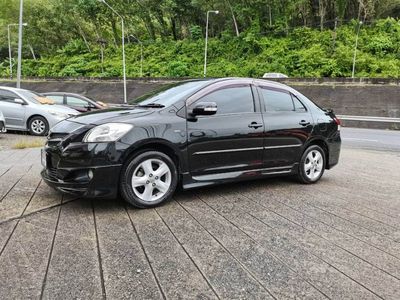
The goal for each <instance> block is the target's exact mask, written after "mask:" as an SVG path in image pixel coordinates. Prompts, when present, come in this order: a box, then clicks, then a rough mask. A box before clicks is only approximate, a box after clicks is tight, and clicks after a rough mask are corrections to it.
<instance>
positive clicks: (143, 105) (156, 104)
mask: <svg viewBox="0 0 400 300" xmlns="http://www.w3.org/2000/svg"><path fill="white" fill-rule="evenodd" d="M136 106H137V107H151V108H163V107H165V105H162V104H159V103H149V104H142V105H140V104H138V105H136Z"/></svg>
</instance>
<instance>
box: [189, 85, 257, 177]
mask: <svg viewBox="0 0 400 300" xmlns="http://www.w3.org/2000/svg"><path fill="white" fill-rule="evenodd" d="M198 102H215V103H216V104H217V113H216V114H215V115H212V116H198V117H197V118H196V119H195V120H190V119H188V122H187V127H188V158H189V164H190V170H191V175H192V176H193V177H196V176H201V175H210V174H214V175H216V174H218V173H225V174H224V175H222V177H227V176H232V177H235V176H241V174H242V173H243V171H245V170H250V169H255V168H260V167H262V155H263V132H264V124H263V119H262V114H261V112H260V111H259V106H258V105H256V103H255V101H254V97H253V92H252V88H251V86H250V85H249V84H235V85H232V84H231V85H226V86H218V87H215V89H213V88H211V90H210V92H209V93H208V94H205V95H204V96H201V98H199V99H197V100H195V102H194V103H192V104H190V105H189V106H188V111H190V110H191V109H192V108H193V107H194V106H195V105H196V103H198ZM226 173H229V174H230V175H229V174H226ZM214 177H215V176H214ZM217 177H218V176H216V178H217Z"/></svg>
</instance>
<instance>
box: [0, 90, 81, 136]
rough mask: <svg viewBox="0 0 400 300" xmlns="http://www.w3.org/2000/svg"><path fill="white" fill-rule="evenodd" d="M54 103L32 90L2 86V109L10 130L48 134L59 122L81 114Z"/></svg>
mask: <svg viewBox="0 0 400 300" xmlns="http://www.w3.org/2000/svg"><path fill="white" fill-rule="evenodd" d="M53 103H54V102H53V101H52V100H50V99H47V98H45V97H44V96H42V95H40V94H37V93H35V92H32V91H28V90H24V89H17V88H11V87H4V86H0V111H2V112H3V115H4V119H5V123H6V128H7V129H10V130H21V131H29V132H30V133H31V134H32V135H46V134H47V133H48V132H49V130H50V128H52V127H53V126H54V125H55V124H57V123H58V122H60V121H62V120H64V119H66V118H69V117H72V116H75V115H78V114H79V112H77V111H76V110H74V109H71V108H68V107H65V106H61V105H54V104H53Z"/></svg>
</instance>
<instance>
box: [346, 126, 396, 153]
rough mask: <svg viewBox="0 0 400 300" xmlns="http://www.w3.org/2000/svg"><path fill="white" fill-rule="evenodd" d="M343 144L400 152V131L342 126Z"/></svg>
mask: <svg viewBox="0 0 400 300" xmlns="http://www.w3.org/2000/svg"><path fill="white" fill-rule="evenodd" d="M341 136H342V141H343V146H345V147H352V148H361V149H368V150H382V151H395V152H400V131H398V130H381V129H362V128H347V127H346V128H342V131H341Z"/></svg>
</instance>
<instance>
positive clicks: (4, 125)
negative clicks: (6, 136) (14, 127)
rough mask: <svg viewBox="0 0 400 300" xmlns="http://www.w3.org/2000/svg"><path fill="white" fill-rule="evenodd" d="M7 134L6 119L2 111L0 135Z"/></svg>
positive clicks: (0, 113)
mask: <svg viewBox="0 0 400 300" xmlns="http://www.w3.org/2000/svg"><path fill="white" fill-rule="evenodd" d="M1 132H6V120H5V119H4V116H3V113H2V112H1V110H0V133H1Z"/></svg>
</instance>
